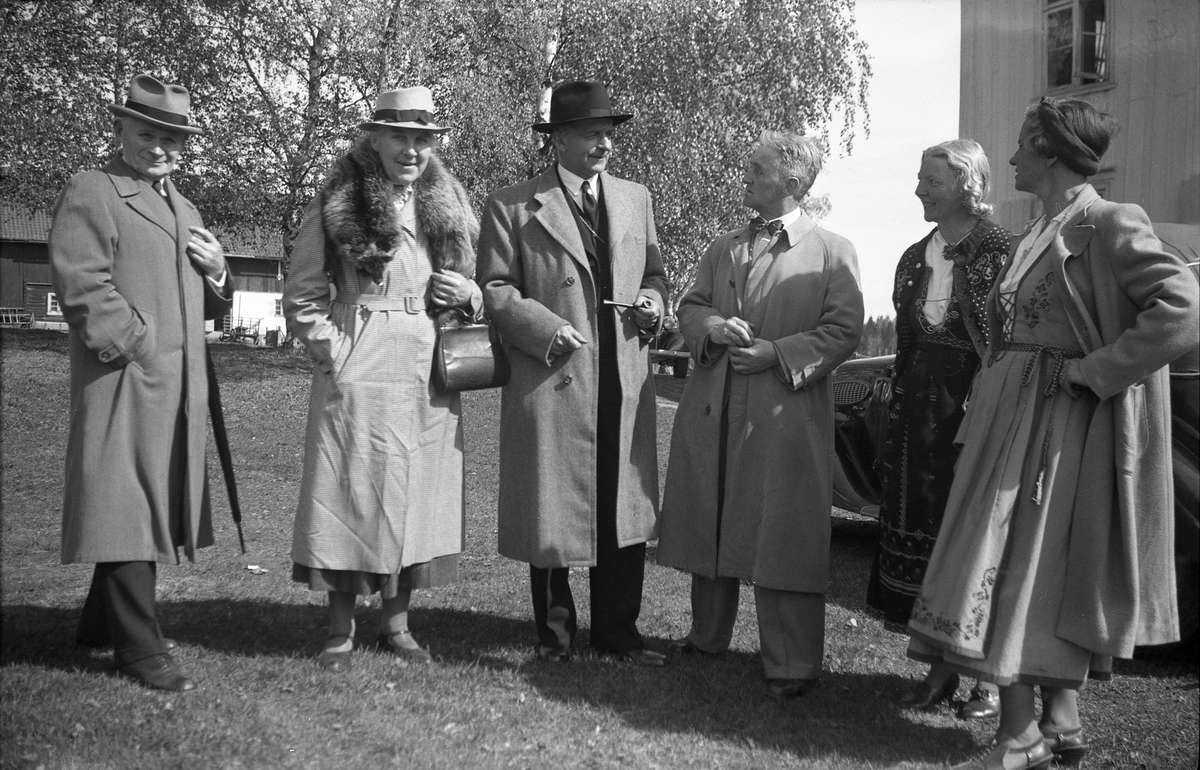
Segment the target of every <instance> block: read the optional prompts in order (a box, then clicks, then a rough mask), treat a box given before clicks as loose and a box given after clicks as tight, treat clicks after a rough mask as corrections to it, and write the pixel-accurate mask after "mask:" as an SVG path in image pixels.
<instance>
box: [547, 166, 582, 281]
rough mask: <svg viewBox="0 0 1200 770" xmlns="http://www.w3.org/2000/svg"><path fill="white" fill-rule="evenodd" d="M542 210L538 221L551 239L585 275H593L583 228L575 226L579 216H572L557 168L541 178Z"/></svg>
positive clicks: (549, 170) (551, 169) (552, 168)
mask: <svg viewBox="0 0 1200 770" xmlns="http://www.w3.org/2000/svg"><path fill="white" fill-rule="evenodd" d="M533 199H534V200H535V201H537V203H538V208H537V211H535V212H534V214H533V218H534V219H536V220H537V221H538V222H539V223H540V224H541V225H542V227H544V228H545V229H546V232H548V233H549V234H550V237H551V238H553V239H554V240H555V241H557V242H558V244H559V245H560V246H562V247H563V249H564V250H565V251H566V252H567V254H569V255H571V257H572V258H573V259H574V260H575V261H576V262H578V263H579V264H580V265H581V266H582V267H583V269H584V271H586V272H588V273H589V274H590V272H591V271H590V268H589V267H588V260H587V253H586V252H584V250H583V238H581V237H580V235H579V226H578V225H576V224H575V215H574V214H572V213H571V204H570V203H568V202H567V196H566V194H565V193H563V191H562V186H561V185H560V184H559V183H558V172H557V171H556V170H555V168H554V167H551V168H549V169H548V170H547V171H546V172H545V173H543V174H542V175H541V177H539V178H538V185H537V190H536V191H535V192H534V194H533Z"/></svg>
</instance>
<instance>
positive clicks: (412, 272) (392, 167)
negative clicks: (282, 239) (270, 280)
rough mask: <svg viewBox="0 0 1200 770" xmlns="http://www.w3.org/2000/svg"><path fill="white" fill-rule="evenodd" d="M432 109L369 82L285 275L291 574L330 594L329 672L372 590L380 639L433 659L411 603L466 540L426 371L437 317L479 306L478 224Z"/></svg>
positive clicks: (442, 579)
mask: <svg viewBox="0 0 1200 770" xmlns="http://www.w3.org/2000/svg"><path fill="white" fill-rule="evenodd" d="M433 113H434V106H433V99H432V96H431V95H430V92H429V90H428V89H426V88H422V87H416V88H407V89H401V90H398V91H387V92H384V93H381V94H380V95H379V98H378V100H377V103H376V110H375V113H374V115H373V116H372V119H371V120H370V121H368V122H366V123H363V124H361V125H360V126H359V128H361V129H363V131H364V132H365V133H364V135H363V136H362V137H360V138H359V140H358V141H357V142H356V143H355V145H354V146H353V147H352V148H351V150H350V152H349V153H348V154H347V155H346V156H344V157H343V158H341V159H340V160H339V161H338V162H337V163H336V164H335V165H334V167H333V169H332V170H331V171H330V173H329V175H328V177H327V179H326V181H325V184H324V186H323V188H322V191H321V194H320V195H319V196H318V197H317V199H316V200H314V201H313V202H312V204H310V205H309V207H308V210H307V211H306V212H305V216H304V224H303V226H302V227H301V230H300V234H299V236H298V237H297V239H296V245H295V247H294V249H293V252H292V263H291V269H290V270H289V273H288V280H287V284H286V286H285V287H284V298H283V304H284V313H285V314H286V315H287V319H288V328H289V329H290V330H291V331H292V333H293V334H294V335H295V336H296V337H297V338H298V339H300V340H301V341H302V342H303V343H304V344H305V346H306V347H307V348H308V351H309V353H310V354H311V355H312V357H313V359H314V360H315V362H316V367H315V368H314V371H313V384H312V395H311V399H310V401H309V411H308V430H307V434H306V437H305V453H304V455H305V456H304V477H303V480H302V482H301V487H300V503H299V506H298V508H297V511H296V522H295V531H294V535H293V540H292V561H293V562H294V568H293V573H292V576H293V579H294V580H296V581H298V582H301V583H305V584H307V585H308V586H309V588H310V589H312V590H314V591H325V592H328V594H329V618H330V623H329V634H328V637H327V638H326V640H325V644H324V648H323V650H322V652H321V655H320V656H319V658H318V662H319V663H320V664H321V665H322V667H324V668H327V669H331V670H342V669H344V668H346V667H347V666H348V665H349V662H350V653H351V650H352V649H353V648H354V630H355V624H354V607H355V602H356V597H357V596H359V595H371V594H373V593H376V592H378V593H379V594H380V595H381V597H382V604H383V620H382V629H381V633H380V638H379V642H380V645H381V646H382V647H383V649H385V650H388V651H390V652H392V653H393V654H395V655H397V656H398V657H399V658H400V659H402V660H405V661H409V660H412V661H416V662H422V663H428V662H431V661H432V658H431V657H430V655H429V653H428V651H427V650H426V649H424V648H422V647H421V646H420V645H419V644H418V643H417V641H416V640H415V639H414V638H413V636H412V634H411V632H410V631H409V628H408V606H409V600H410V597H411V594H412V590H413V589H414V588H427V587H432V586H437V585H443V584H445V583H448V582H451V581H453V580H454V579H456V577H457V571H458V554H459V553H461V552H462V548H463V518H464V498H463V481H462V467H463V434H462V425H461V422H460V421H461V414H462V411H461V405H460V403H459V398H458V394H457V393H440V392H438V391H437V390H436V389H435V388H434V387H433V386H432V385H431V384H430V374H431V372H432V362H433V348H434V343H435V341H436V325H437V324H438V323H439V319H440V318H441V317H442V316H444V315H445V314H447V313H448V312H457V311H458V310H461V311H462V312H463V313H465V314H466V315H467V316H468V317H472V318H474V317H478V316H479V314H480V312H481V310H482V306H483V303H482V298H481V295H480V292H479V289H478V288H477V287H476V285H475V284H474V282H473V281H471V280H469V279H470V277H471V276H472V274H473V273H474V268H475V256H474V254H475V251H474V248H475V241H476V239H477V238H478V232H479V228H478V224H477V222H476V220H475V217H474V215H473V214H472V212H471V209H470V206H469V204H468V201H467V196H466V193H465V192H464V190H463V189H462V186H461V185H460V184H459V183H458V181H457V180H456V179H454V177H453V176H451V175H450V173H449V172H448V171H446V170H445V169H444V168H443V167H442V166H441V164H440V163H439V162H438V160H437V157H436V156H435V154H434V145H435V144H436V141H437V134H440V133H443V132H445V131H448V130H449V129H447V128H443V127H441V126H438V125H437V124H436V123H434V119H435V118H434V114H433ZM331 286H332V287H334V288H331Z"/></svg>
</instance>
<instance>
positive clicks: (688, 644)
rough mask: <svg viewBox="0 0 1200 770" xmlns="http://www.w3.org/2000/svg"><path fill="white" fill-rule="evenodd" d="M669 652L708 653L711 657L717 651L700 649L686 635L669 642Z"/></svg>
mask: <svg viewBox="0 0 1200 770" xmlns="http://www.w3.org/2000/svg"><path fill="white" fill-rule="evenodd" d="M667 654H668V655H708V656H710V657H711V656H713V655H716V654H717V653H715V652H708V651H707V650H702V649H700V648H699V647H697V646H696V645H694V644H692V640H691V639H689V638H687V637H686V636H685V637H683V638H682V639H672V640H671V641H669V642H667Z"/></svg>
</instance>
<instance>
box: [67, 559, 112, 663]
mask: <svg viewBox="0 0 1200 770" xmlns="http://www.w3.org/2000/svg"><path fill="white" fill-rule="evenodd" d="M75 641H76V642H78V643H79V644H82V645H84V646H87V647H107V646H108V645H109V644H111V643H112V638H111V637H110V636H109V633H108V610H107V609H106V608H105V603H104V579H103V577H102V574H101V569H100V565H99V564H97V565H96V566H95V567H94V568H93V569H92V583H91V585H90V586H89V587H88V594H87V598H86V599H84V600H83V609H82V610H80V612H79V627H78V628H76V630H75Z"/></svg>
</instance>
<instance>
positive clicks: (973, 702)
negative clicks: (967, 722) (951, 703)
mask: <svg viewBox="0 0 1200 770" xmlns="http://www.w3.org/2000/svg"><path fill="white" fill-rule="evenodd" d="M998 716H1000V693H998V692H997V691H995V690H989V689H987V688H985V687H980V686H978V685H976V686H975V687H972V688H971V699H970V700H968V701H967V702H966V703H964V704H962V705H961V706H959V707H958V718H959V719H991V718H992V717H998Z"/></svg>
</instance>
